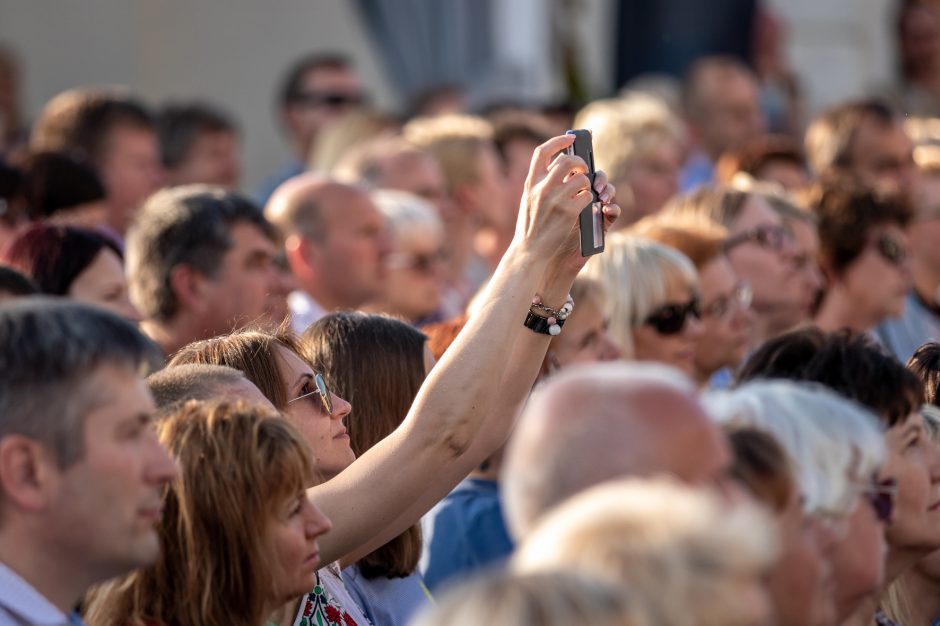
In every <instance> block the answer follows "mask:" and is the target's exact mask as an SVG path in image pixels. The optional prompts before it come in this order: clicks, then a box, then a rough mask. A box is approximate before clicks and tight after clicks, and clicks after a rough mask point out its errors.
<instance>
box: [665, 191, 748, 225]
mask: <svg viewBox="0 0 940 626" xmlns="http://www.w3.org/2000/svg"><path fill="white" fill-rule="evenodd" d="M750 196H751V194H750V192H747V191H741V190H739V189H733V188H731V187H723V186H721V185H712V186H705V187H699V188H698V189H696V190H695V191H693V192H692V193H690V194H687V195H684V196H677V197H675V198H673V199H672V200H670V201H669V202H667V203H666V206H664V207H663V210H662V212H661V215H662V216H663V217H664V218H666V217H669V218H673V217H679V218H692V219H701V218H709V219H711V220H713V221H715V222H718V223H719V224H721V225H722V226H724V227H725V228H730V227H731V224H732V223H733V222H734V221H735V220H736V219H738V218H739V217H740V216H741V213H743V212H744V207H745V206H746V205H747V201H748V199H749V198H750Z"/></svg>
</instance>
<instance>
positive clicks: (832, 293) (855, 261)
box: [813, 186, 913, 332]
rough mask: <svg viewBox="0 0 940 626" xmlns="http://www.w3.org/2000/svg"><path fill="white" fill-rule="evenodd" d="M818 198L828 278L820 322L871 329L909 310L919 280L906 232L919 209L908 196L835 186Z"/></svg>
mask: <svg viewBox="0 0 940 626" xmlns="http://www.w3.org/2000/svg"><path fill="white" fill-rule="evenodd" d="M813 204H814V206H813V209H814V211H815V213H816V215H817V216H818V218H819V239H820V257H821V259H820V265H821V267H822V270H823V273H824V274H825V277H826V282H827V287H826V291H825V294H824V295H823V299H822V303H821V305H820V307H819V312H818V313H817V315H816V324H817V325H818V326H819V327H820V328H822V329H823V330H829V331H834V330H840V329H842V328H848V329H850V330H853V331H856V332H869V331H871V330H873V329H874V328H875V326H877V325H878V324H879V323H880V322H882V321H884V320H885V319H888V318H891V317H898V316H899V315H901V314H902V313H904V304H905V301H906V299H907V295H908V293H909V292H910V290H911V286H912V280H913V279H912V274H911V264H910V260H909V259H908V255H907V234H906V232H905V230H906V228H907V226H908V224H910V221H911V218H912V216H913V212H912V209H911V207H910V205H909V203H908V202H907V200H906V199H905V198H904V197H902V196H900V195H886V194H880V193H877V192H874V191H870V190H866V189H861V188H853V187H850V186H833V187H829V188H826V189H823V190H822V192H821V193H820V195H819V198H818V199H817V200H816V201H815V202H814V203H813Z"/></svg>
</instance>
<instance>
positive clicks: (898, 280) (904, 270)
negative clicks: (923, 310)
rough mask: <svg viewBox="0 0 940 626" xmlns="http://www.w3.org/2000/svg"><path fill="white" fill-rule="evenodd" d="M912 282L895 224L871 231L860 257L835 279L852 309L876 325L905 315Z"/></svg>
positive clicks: (901, 236) (904, 237)
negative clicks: (876, 322) (893, 253)
mask: <svg viewBox="0 0 940 626" xmlns="http://www.w3.org/2000/svg"><path fill="white" fill-rule="evenodd" d="M886 246H887V247H886ZM891 250H895V251H897V254H899V255H900V256H893V255H892V254H889V252H890V251H891ZM889 257H891V258H889ZM912 281H913V278H912V275H911V264H910V260H909V258H908V255H907V234H906V233H905V231H904V230H903V229H902V228H901V227H900V226H898V225H896V224H890V225H888V224H886V225H882V226H878V227H875V228H873V229H872V230H871V232H869V233H868V243H867V245H866V246H865V248H864V249H863V250H862V252H861V254H859V255H858V257H856V258H855V260H853V261H852V263H851V264H850V265H849V266H848V267H847V268H845V270H843V272H842V274H841V275H840V276H838V277H837V278H836V279H835V282H837V284H839V286H840V287H842V288H844V290H845V293H846V295H847V296H848V298H849V299H850V300H851V302H852V303H853V307H854V308H855V309H856V310H858V311H860V312H864V313H865V316H866V317H867V318H868V319H872V320H876V321H880V320H883V319H885V318H888V317H897V316H899V315H901V314H902V313H903V312H904V304H905V302H906V300H907V295H908V293H909V292H910V290H911V285H912Z"/></svg>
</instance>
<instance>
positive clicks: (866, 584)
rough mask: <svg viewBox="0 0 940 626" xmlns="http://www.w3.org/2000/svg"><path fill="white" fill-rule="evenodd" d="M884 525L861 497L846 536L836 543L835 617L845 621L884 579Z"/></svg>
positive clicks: (848, 524) (848, 520)
mask: <svg viewBox="0 0 940 626" xmlns="http://www.w3.org/2000/svg"><path fill="white" fill-rule="evenodd" d="M884 535H885V525H884V524H883V523H882V522H881V521H879V520H878V517H877V516H876V515H875V510H874V509H873V508H872V507H871V506H870V505H869V504H868V503H867V502H864V500H863V499H862V498H859V501H858V502H857V503H856V505H855V509H854V510H853V512H852V514H851V515H849V517H848V519H847V524H846V530H845V533H844V534H843V535H842V536H841V537H839V539H838V540H837V541H836V545H835V549H834V551H833V555H832V573H833V576H834V577H835V581H836V593H835V599H836V618H837V620H838V621H839V622H842V621H843V620H846V619H848V617H849V616H851V615H852V614H853V613H854V612H855V611H856V610H857V609H858V608H859V606H860V605H861V603H862V602H863V601H865V600H866V599H867V598H870V597H871V595H872V594H873V593H875V592H877V591H878V590H879V589H880V588H881V585H882V581H883V580H884V565H885V556H886V546H885V538H884Z"/></svg>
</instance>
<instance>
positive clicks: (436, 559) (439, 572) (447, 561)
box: [420, 478, 513, 591]
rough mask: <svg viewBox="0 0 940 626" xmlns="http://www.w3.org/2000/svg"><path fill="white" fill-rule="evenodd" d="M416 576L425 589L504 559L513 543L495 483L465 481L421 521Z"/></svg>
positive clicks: (497, 485)
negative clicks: (420, 576) (421, 548)
mask: <svg viewBox="0 0 940 626" xmlns="http://www.w3.org/2000/svg"><path fill="white" fill-rule="evenodd" d="M422 529H423V531H424V553H423V554H422V555H421V565H420V567H421V572H422V573H423V574H424V582H425V584H427V586H428V588H429V589H431V591H435V590H436V589H437V588H438V587H439V586H440V585H441V584H442V583H444V582H445V581H448V579H451V578H459V577H463V576H466V575H468V574H470V573H471V572H474V571H476V570H479V569H481V568H483V567H486V566H488V565H493V564H495V563H496V562H498V561H501V560H503V559H505V558H506V557H508V556H509V554H510V553H511V552H512V549H513V544H512V540H511V539H510V538H509V533H508V532H507V530H506V521H505V519H504V518H503V509H502V505H501V504H500V501H499V484H498V483H497V482H496V481H492V480H484V479H482V478H467V479H466V480H464V481H463V482H461V483H460V484H459V485H457V487H455V488H454V490H453V491H451V492H450V493H449V494H447V497H446V498H444V499H443V500H441V501H440V502H439V503H438V504H437V506H435V507H434V508H433V509H431V512H430V513H428V514H427V516H425V518H424V521H423V523H422Z"/></svg>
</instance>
